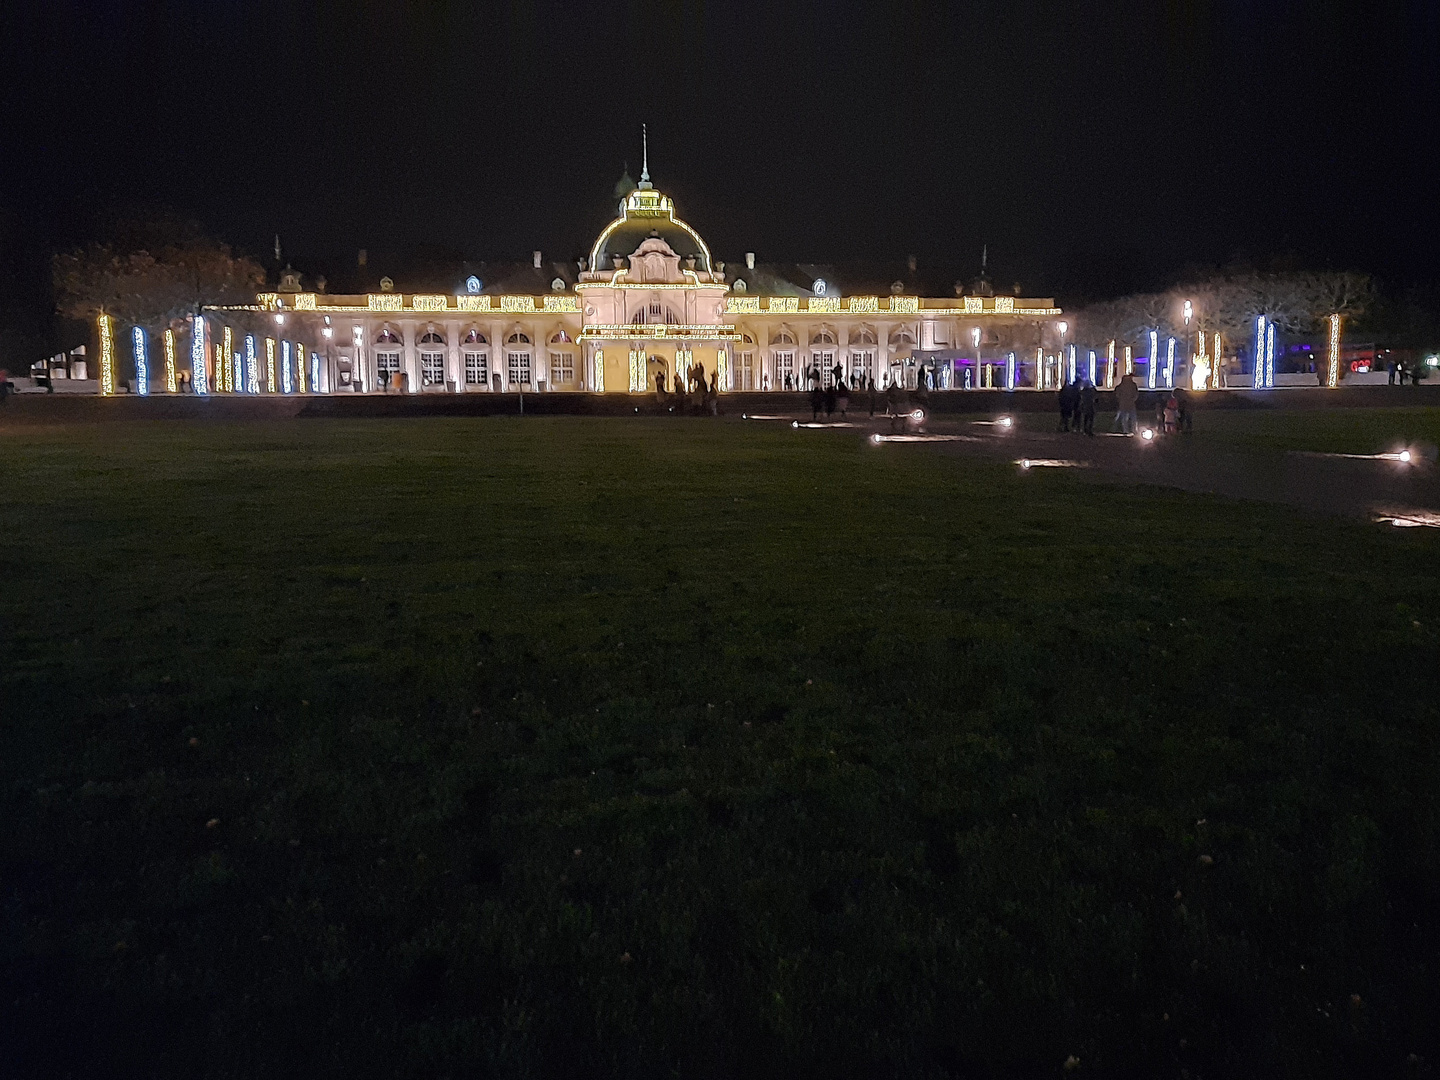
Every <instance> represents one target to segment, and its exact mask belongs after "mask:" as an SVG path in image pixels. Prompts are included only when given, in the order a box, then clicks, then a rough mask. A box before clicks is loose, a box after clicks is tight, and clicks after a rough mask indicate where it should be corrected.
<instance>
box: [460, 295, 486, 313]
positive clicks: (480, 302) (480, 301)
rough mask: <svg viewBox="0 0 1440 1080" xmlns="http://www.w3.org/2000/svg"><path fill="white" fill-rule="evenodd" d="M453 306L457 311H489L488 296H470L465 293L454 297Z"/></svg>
mask: <svg viewBox="0 0 1440 1080" xmlns="http://www.w3.org/2000/svg"><path fill="white" fill-rule="evenodd" d="M455 307H456V309H457V310H459V311H489V310H490V297H488V296H471V295H469V294H468V293H467V294H465V295H464V296H457V297H455Z"/></svg>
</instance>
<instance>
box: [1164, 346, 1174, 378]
mask: <svg viewBox="0 0 1440 1080" xmlns="http://www.w3.org/2000/svg"><path fill="white" fill-rule="evenodd" d="M1174 388H1175V339H1174V338H1173V337H1172V338H1171V339H1170V343H1169V344H1168V345H1167V346H1166V347H1165V389H1167V390H1173V389H1174Z"/></svg>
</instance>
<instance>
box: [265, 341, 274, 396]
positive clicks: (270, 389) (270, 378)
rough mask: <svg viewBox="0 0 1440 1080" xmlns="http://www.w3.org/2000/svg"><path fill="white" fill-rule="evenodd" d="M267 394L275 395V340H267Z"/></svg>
mask: <svg viewBox="0 0 1440 1080" xmlns="http://www.w3.org/2000/svg"><path fill="white" fill-rule="evenodd" d="M265 392H266V393H269V394H273V393H275V339H274V338H273V337H267V338H266V339H265Z"/></svg>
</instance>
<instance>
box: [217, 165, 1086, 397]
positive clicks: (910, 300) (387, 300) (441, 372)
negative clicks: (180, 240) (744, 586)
mask: <svg viewBox="0 0 1440 1080" xmlns="http://www.w3.org/2000/svg"><path fill="white" fill-rule="evenodd" d="M622 183H625V182H623V181H622ZM616 193H617V197H619V199H620V202H619V211H618V214H617V216H616V218H615V220H613V221H612V222H611V223H610V224H609V225H607V226H606V227H605V228H604V229H603V230H601V232H600V234H599V235H598V236H597V237H596V239H595V241H594V243H593V244H592V245H591V246H590V249H589V252H588V255H587V256H586V257H585V258H583V259H579V260H576V261H572V262H570V263H568V264H565V263H554V262H552V263H546V262H544V261H543V260H542V258H541V255H540V253H539V252H536V253H535V256H534V260H533V265H529V266H525V267H523V268H515V267H511V268H509V269H508V270H507V271H506V274H504V275H501V277H500V279H499V280H497V281H494V282H488V283H487V282H482V281H481V280H480V278H479V277H478V276H475V275H471V276H470V277H469V278H468V279H466V280H463V281H456V282H454V283H452V284H451V285H450V287H449V289H448V291H447V290H445V289H436V290H433V291H429V292H404V291H394V290H393V289H392V288H388V287H387V286H389V285H390V284H391V283H390V282H389V281H388V279H385V280H383V281H382V282H381V288H380V290H379V291H376V292H367V293H343V294H330V293H323V292H304V291H300V287H299V278H298V275H295V274H294V273H293V272H288V273H287V275H286V276H285V277H284V278H282V284H281V287H280V289H279V290H277V291H274V292H265V293H261V294H260V295H259V296H258V297H257V298H256V303H255V304H254V305H247V306H246V307H245V309H244V310H245V311H246V312H247V314H248V313H254V312H264V313H266V314H267V315H269V316H272V317H275V318H276V319H277V321H278V320H279V319H280V318H283V319H284V320H285V321H284V323H283V324H282V325H283V326H284V336H285V338H286V339H288V341H290V342H293V343H294V344H293V348H292V346H291V345H290V344H289V343H288V342H282V344H281V350H282V353H283V356H282V357H281V359H280V361H279V368H280V370H279V377H280V380H281V382H282V384H283V392H285V393H289V392H291V390H292V388H293V387H294V385H295V384H296V383H298V384H299V387H300V389H301V392H306V391H307V390H308V391H309V392H311V393H314V392H346V393H365V392H371V393H374V392H391V393H394V392H403V393H474V392H487V391H488V392H496V391H510V392H513V391H515V390H524V391H527V392H528V391H545V392H550V391H574V390H583V391H589V392H605V393H626V392H648V391H653V389H654V387H655V384H656V379H657V376H659V377H663V379H664V382H665V385H666V387H667V388H668V389H673V388H674V386H675V384H676V379H677V377H679V378H681V379H684V378H685V377H686V376H687V375H688V374H689V373H690V371H691V369H692V368H694V369H698V370H703V373H704V378H705V379H706V381H707V382H708V381H709V380H710V379H711V378H712V377H716V381H717V383H718V387H719V389H721V390H726V391H747V390H767V389H768V390H783V389H785V388H787V387H789V388H792V389H797V390H799V389H805V388H807V387H808V385H809V382H808V379H809V378H811V377H816V378H818V379H819V380H820V381H821V382H822V383H827V384H828V383H829V382H831V381H833V379H834V376H835V371H836V369H837V368H838V369H839V371H840V374H841V377H842V378H844V379H845V380H846V381H847V382H848V383H850V384H851V385H863V382H864V380H867V379H873V380H874V381H875V385H876V387H877V388H879V389H884V388H885V387H887V386H888V385H889V384H890V382H891V381H892V380H897V379H899V380H903V382H904V384H905V385H906V386H907V387H911V388H913V387H914V385H915V382H916V379H917V377H918V374H919V372H920V371H921V370H922V369H924V370H927V371H928V372H929V377H930V379H931V383H932V385H933V386H936V387H945V386H957V387H958V386H977V387H978V386H980V385H982V375H988V378H986V381H985V384H986V385H993V384H994V383H996V382H998V381H999V373H998V372H996V371H994V370H991V371H990V372H988V373H983V372H982V371H981V369H980V360H979V357H980V355H981V353H982V352H983V353H984V354H985V355H988V356H992V357H998V356H1007V357H1008V354H1009V353H1010V352H1012V351H1013V352H1015V353H1016V359H1015V375H1014V385H1015V386H1016V387H1019V388H1024V387H1033V386H1035V385H1036V376H1037V367H1041V366H1043V357H1044V355H1045V353H1044V349H1045V347H1046V346H1047V345H1048V346H1049V347H1051V348H1054V349H1055V350H1056V352H1057V353H1062V352H1063V351H1064V350H1063V349H1062V348H1061V346H1062V344H1064V342H1063V341H1062V336H1063V335H1062V334H1061V333H1060V331H1059V327H1058V325H1057V323H1056V319H1057V317H1058V316H1059V314H1060V310H1059V308H1057V307H1055V306H1054V301H1053V300H1051V299H1031V298H1022V297H1020V296H1018V295H1009V296H1006V295H996V294H995V293H994V291H993V290H992V289H991V288H990V286H989V284H988V282H986V281H985V280H984V279H983V276H982V279H981V280H980V281H979V282H977V283H976V284H975V285H974V286H972V287H971V288H970V289H968V290H965V289H962V288H961V287H960V286H959V285H957V286H956V290H955V291H956V295H954V296H950V297H940V298H934V297H925V296H919V295H915V294H913V292H912V287H911V286H907V285H906V283H905V282H904V281H895V282H871V281H863V280H856V281H854V282H847V281H846V280H845V279H844V276H843V275H840V274H832V273H829V272H828V271H827V272H822V271H821V270H819V269H816V268H811V269H812V270H814V272H813V273H812V272H809V271H804V272H802V271H803V268H799V267H797V268H793V269H790V270H786V271H784V272H780V271H777V270H774V269H771V268H768V267H766V266H765V265H763V264H760V265H757V264H756V263H755V262H754V259H753V256H750V255H747V256H746V257H745V259H744V260H743V261H742V262H738V263H730V264H726V263H724V262H720V261H717V260H716V259H714V258H713V257H712V254H711V251H710V248H709V247H708V246H707V244H706V243H705V241H704V240H703V239H702V238H701V236H700V234H699V233H698V232H697V231H696V230H695V229H694V228H692V227H691V226H690V225H689V224H687V223H686V222H685V221H683V220H682V219H681V218H679V217H678V216H677V215H676V213H675V207H674V205H673V203H672V202H671V200H670V198H669V197H667V196H666V195H664V194H662V193H661V192H660V191H658V190H656V189H655V187H654V185H653V184H651V183H650V179H649V174H648V169H647V170H646V171H643V172H642V173H641V177H640V183H639V184H638V185H633V184H631V185H628V186H626V187H624V188H620V187H617V192H616ZM231 310H235V309H231ZM213 315H214V317H215V318H218V319H220V320H222V321H223V320H224V319H225V317H226V311H225V310H224V309H215V310H214V312H213ZM342 321H343V322H344V323H346V324H348V325H350V326H352V327H353V333H352V334H351V338H350V340H348V341H347V340H344V339H343V338H342V337H340V336H338V335H333V333H332V335H330V336H327V335H325V334H324V329H325V328H326V326H329V325H333V324H334V323H337V322H342ZM976 334H978V335H979V344H978V345H975V346H973V347H970V346H971V345H972V341H973V340H974V335H976ZM1037 345H1038V346H1039V347H1040V348H1039V350H1038V351H1037V348H1036V346H1037ZM271 348H273V346H271V345H270V344H269V343H268V342H267V357H266V359H267V375H268V374H269V370H270V356H271V355H272V354H271V352H270V350H271ZM302 350H303V351H302ZM306 355H308V356H309V358H310V362H311V367H310V369H309V372H308V376H309V377H308V380H307V378H306V375H307V373H306V372H305V371H303V370H297V369H296V368H295V367H292V362H294V361H296V360H298V361H299V362H300V363H303V358H304V357H305V356H306ZM1029 357H1035V358H1036V359H1035V360H1031V359H1028V358H1029ZM1069 359H1070V363H1071V364H1072V366H1073V364H1074V348H1073V346H1072V347H1071V352H1070V357H1069ZM990 363H991V365H992V367H993V366H998V365H994V364H993V361H992V362H990ZM297 376H298V377H297ZM1005 381H1006V384H1007V385H1008V384H1010V382H1011V376H1010V373H1009V370H1008V361H1007V368H1006V370H1005ZM267 382H268V392H272V393H273V392H274V390H275V387H274V379H273V377H270V378H269V379H268V380H267ZM307 382H308V385H307Z"/></svg>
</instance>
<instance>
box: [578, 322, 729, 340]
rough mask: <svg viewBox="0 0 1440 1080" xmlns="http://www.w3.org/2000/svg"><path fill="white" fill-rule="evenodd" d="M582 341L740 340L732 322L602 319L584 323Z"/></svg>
mask: <svg viewBox="0 0 1440 1080" xmlns="http://www.w3.org/2000/svg"><path fill="white" fill-rule="evenodd" d="M580 340H581V341H636V340H639V341H739V340H740V334H739V333H738V332H736V330H735V326H734V324H732V323H716V324H714V325H712V326H702V325H695V324H683V325H677V324H673V323H603V324H598V325H591V326H587V327H585V329H584V330H582V331H581V333H580Z"/></svg>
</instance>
